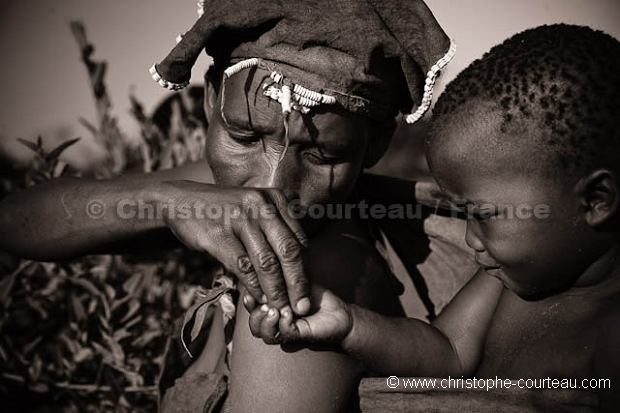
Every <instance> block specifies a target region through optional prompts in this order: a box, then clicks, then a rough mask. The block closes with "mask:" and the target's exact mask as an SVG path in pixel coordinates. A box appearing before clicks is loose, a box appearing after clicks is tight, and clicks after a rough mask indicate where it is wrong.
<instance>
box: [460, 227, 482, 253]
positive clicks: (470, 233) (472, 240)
mask: <svg viewBox="0 0 620 413" xmlns="http://www.w3.org/2000/svg"><path fill="white" fill-rule="evenodd" d="M473 225H474V224H473V223H472V222H471V220H469V219H468V220H467V228H466V230H465V242H466V243H467V245H469V247H470V248H473V249H474V250H475V251H477V252H483V251H484V250H485V248H484V244H483V243H482V241H480V238H479V237H478V235H477V234H476V231H475V230H474V228H473Z"/></svg>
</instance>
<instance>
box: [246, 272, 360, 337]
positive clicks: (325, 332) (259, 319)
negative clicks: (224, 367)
mask: <svg viewBox="0 0 620 413" xmlns="http://www.w3.org/2000/svg"><path fill="white" fill-rule="evenodd" d="M312 304H313V308H312V311H311V314H310V315H308V316H305V317H302V318H296V317H294V316H293V314H292V312H291V310H290V308H288V307H284V308H283V309H281V310H280V311H278V310H277V309H275V308H269V306H268V305H266V304H263V305H262V306H260V307H258V308H255V309H254V310H253V311H252V313H251V314H250V330H251V332H252V334H253V335H254V336H255V337H260V338H262V339H263V341H264V342H265V343H267V344H280V343H291V342H298V341H306V342H312V343H321V344H336V345H339V344H340V343H341V342H342V341H343V340H344V339H345V338H346V337H347V335H348V334H349V332H350V331H351V329H352V327H353V319H352V317H351V314H350V311H349V308H348V304H346V303H345V302H344V301H342V300H341V299H340V298H338V297H337V296H336V295H335V294H334V293H332V292H331V291H329V290H326V289H324V288H322V287H320V286H318V285H316V284H314V285H312Z"/></svg>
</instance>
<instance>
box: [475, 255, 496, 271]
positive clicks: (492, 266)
mask: <svg viewBox="0 0 620 413" xmlns="http://www.w3.org/2000/svg"><path fill="white" fill-rule="evenodd" d="M475 260H476V264H478V266H480V267H481V268H482V269H484V270H485V271H488V270H499V268H500V265H499V264H498V263H496V262H494V261H491V260H487V259H482V258H481V257H479V256H478V255H477V254H476V256H475Z"/></svg>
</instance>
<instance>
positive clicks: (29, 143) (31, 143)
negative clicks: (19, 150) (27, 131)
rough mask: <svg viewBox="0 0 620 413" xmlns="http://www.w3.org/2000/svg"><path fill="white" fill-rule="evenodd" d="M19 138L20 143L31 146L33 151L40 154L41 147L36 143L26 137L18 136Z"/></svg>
mask: <svg viewBox="0 0 620 413" xmlns="http://www.w3.org/2000/svg"><path fill="white" fill-rule="evenodd" d="M17 140H18V141H19V143H21V144H22V145H24V146H25V147H27V148H29V149H30V150H31V151H33V152H34V153H36V154H37V155H40V150H41V147H40V146H37V144H36V143H34V142H30V141H27V140H26V139H22V138H17Z"/></svg>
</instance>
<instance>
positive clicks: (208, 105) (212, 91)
mask: <svg viewBox="0 0 620 413" xmlns="http://www.w3.org/2000/svg"><path fill="white" fill-rule="evenodd" d="M216 102H217V88H216V87H215V85H214V84H213V82H212V81H211V79H210V78H209V77H208V76H205V99H204V103H203V107H204V111H205V116H206V117H207V124H208V125H210V124H211V123H212V122H211V120H212V119H213V110H214V108H215V104H216Z"/></svg>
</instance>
